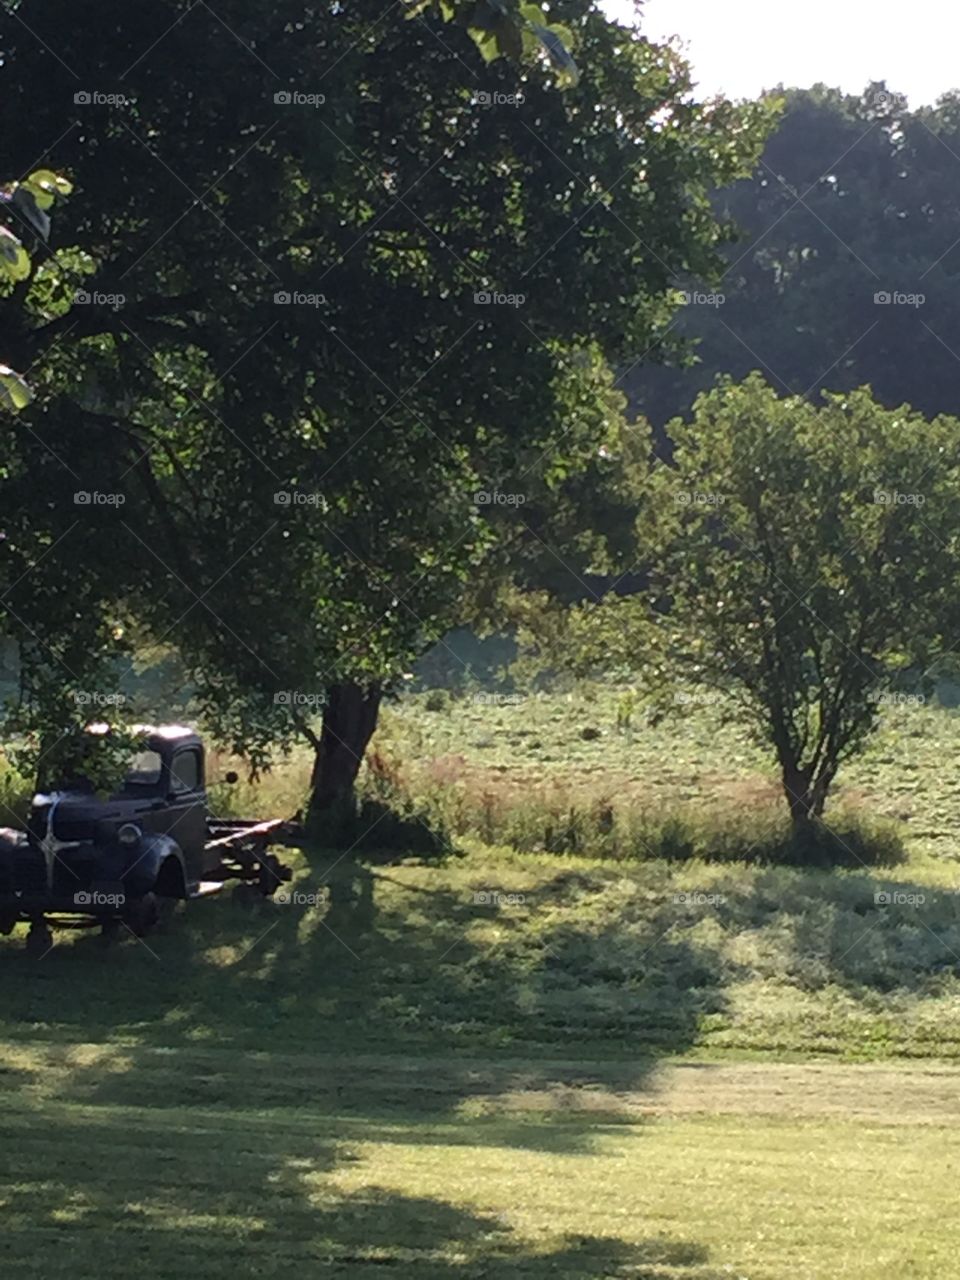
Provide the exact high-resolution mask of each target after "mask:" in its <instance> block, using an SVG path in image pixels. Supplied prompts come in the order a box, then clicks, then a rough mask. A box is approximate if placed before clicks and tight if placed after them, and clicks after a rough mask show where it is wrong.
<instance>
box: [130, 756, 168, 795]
mask: <svg viewBox="0 0 960 1280" xmlns="http://www.w3.org/2000/svg"><path fill="white" fill-rule="evenodd" d="M162 766H163V762H162V760H161V759H160V754H159V752H157V751H138V752H137V754H136V755H135V756H134V757H133V759H132V760H131V761H130V765H129V768H128V769H127V776H126V777H125V778H124V780H123V789H124V791H127V790H130V791H136V790H138V789H139V788H140V787H155V786H156V785H157V783H158V782H159V781H160V771H161V768H162Z"/></svg>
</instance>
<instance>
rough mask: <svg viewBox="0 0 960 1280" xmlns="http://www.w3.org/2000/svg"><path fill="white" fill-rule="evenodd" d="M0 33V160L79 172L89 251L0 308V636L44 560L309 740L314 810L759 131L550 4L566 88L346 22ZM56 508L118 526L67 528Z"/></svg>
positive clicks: (573, 445)
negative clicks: (75, 499) (0, 381)
mask: <svg viewBox="0 0 960 1280" xmlns="http://www.w3.org/2000/svg"><path fill="white" fill-rule="evenodd" d="M3 15H4V16H3V21H2V23H0V48H2V49H3V52H4V59H3V68H2V73H0V74H2V77H3V88H4V93H5V101H6V102H7V104H8V107H9V108H10V109H12V110H15V111H17V113H18V118H20V119H21V120H22V121H23V127H22V129H20V130H18V131H17V132H16V133H15V134H14V135H13V136H12V137H8V138H5V146H6V148H7V152H8V154H7V155H6V157H5V164H6V165H7V166H9V167H10V169H11V171H13V172H16V171H18V168H19V167H20V166H23V165H25V164H27V163H28V162H30V161H34V160H35V159H36V157H37V155H45V154H46V152H47V151H48V149H49V150H50V151H51V155H52V156H53V158H54V159H55V162H56V165H57V166H58V167H61V168H64V169H66V170H67V171H69V172H70V173H71V174H72V175H73V176H74V177H75V178H76V181H77V194H76V197H75V198H74V199H73V200H72V201H71V202H70V205H69V206H68V209H67V212H66V213H65V216H64V218H63V219H62V224H61V225H58V228H57V230H58V235H60V236H61V237H62V239H61V243H62V244H63V245H64V246H70V245H72V244H82V245H84V246H85V247H86V250H87V252H86V255H85V256H84V255H78V256H77V257H76V260H75V262H74V264H73V267H72V269H69V270H64V271H63V272H62V273H61V275H60V277H59V279H58V283H57V287H55V288H51V287H50V286H49V285H48V286H47V289H46V294H45V298H44V306H43V307H42V308H41V309H40V310H42V313H43V314H42V315H40V316H36V315H35V316H34V317H33V319H32V320H30V321H29V322H26V323H25V322H24V320H23V313H22V312H17V313H13V312H8V313H4V314H3V316H2V320H3V323H4V326H5V331H6V332H7V333H8V334H9V344H10V348H11V350H12V351H13V352H14V354H15V355H16V357H17V358H18V359H19V360H20V362H21V364H23V365H24V366H26V365H32V366H33V367H34V368H35V369H36V370H37V371H38V373H37V383H38V390H39V391H40V392H41V394H39V395H38V403H37V405H36V406H35V407H34V408H33V409H31V410H30V426H31V432H33V433H35V434H29V433H26V432H25V433H23V434H20V435H18V436H17V437H16V439H14V440H10V441H8V442H7V443H6V446H5V447H6V448H7V451H8V457H7V459H6V462H7V469H8V472H9V474H10V476H11V477H13V481H12V482H14V483H19V484H20V489H19V490H18V492H19V494H20V496H21V498H23V499H24V500H26V501H27V509H26V514H25V517H24V520H25V527H24V531H23V537H24V540H25V546H24V549H23V551H22V554H21V557H20V559H19V560H18V561H17V562H16V563H13V562H12V561H11V563H10V566H9V582H10V585H11V587H12V591H11V595H10V597H9V604H10V606H11V610H12V611H15V612H13V613H12V618H13V622H12V625H13V626H14V627H15V628H19V629H20V630H21V632H22V629H23V628H24V627H29V628H31V629H32V630H33V631H35V632H40V633H41V634H42V633H43V632H44V631H45V630H47V629H48V628H49V626H50V622H49V619H48V618H47V615H46V614H45V605H44V602H43V600H42V598H41V593H40V592H39V591H38V590H36V589H35V587H34V586H33V585H32V584H33V582H34V576H33V574H32V573H31V574H29V575H27V577H26V579H25V581H24V582H21V583H20V584H15V581H14V580H15V578H16V576H17V573H18V571H21V565H22V562H24V561H26V562H28V563H31V564H38V565H39V560H40V559H41V558H43V559H44V565H43V567H38V568H37V569H36V570H35V571H34V572H35V573H41V574H46V572H47V567H48V561H50V562H52V561H55V560H56V559H57V558H58V557H59V556H60V550H61V548H62V547H63V546H65V545H69V548H70V552H69V556H68V557H67V559H68V562H69V561H70V560H73V561H74V562H80V561H81V560H82V562H83V563H84V564H85V565H88V566H92V567H93V570H94V573H95V575H96V572H97V571H98V572H99V581H100V583H101V588H102V610H101V611H102V613H103V614H104V616H105V617H111V616H112V615H113V614H115V613H118V612H119V613H132V614H134V615H135V616H136V617H138V618H139V619H141V620H142V621H143V622H145V623H146V624H147V625H148V626H149V627H150V629H151V630H152V632H153V633H154V634H155V635H157V636H166V637H167V638H173V639H175V640H176V641H177V642H178V644H179V646H180V648H181V650H182V652H183V653H184V655H185V658H186V660H187V663H188V666H189V668H190V670H191V674H192V677H193V679H194V681H195V682H196V684H197V687H198V690H199V693H200V696H201V697H202V698H203V700H204V702H205V704H206V706H207V707H208V709H209V711H210V713H211V716H212V717H213V718H214V720H215V722H216V723H217V725H218V726H219V727H220V729H221V731H223V732H224V733H227V732H229V733H230V734H231V736H232V737H233V738H234V740H235V742H236V745H237V746H239V747H242V748H243V749H244V750H247V751H249V752H252V753H253V754H254V755H256V754H257V753H258V752H263V751H264V750H265V749H266V747H267V745H268V744H269V743H270V742H271V741H274V740H275V739H276V738H277V736H278V735H282V734H284V733H289V732H303V733H305V734H306V735H307V736H308V737H310V738H311V740H312V741H313V742H314V744H315V746H316V747H317V753H318V761H319V766H318V770H317V775H316V786H317V794H318V796H319V797H320V799H321V801H322V802H323V803H327V802H329V801H331V800H333V799H335V798H336V797H337V796H338V795H342V794H343V793H344V792H345V791H349V788H350V786H351V785H352V781H353V778H354V776H355V774H356V769H357V767H358V764H359V759H360V757H361V756H362V754H363V749H364V747H365V745H366V741H367V738H368V736H369V733H370V730H371V729H372V726H373V723H374V721H375V712H376V704H377V700H378V698H379V695H380V691H381V689H382V688H383V686H384V684H385V683H388V682H389V681H390V680H391V679H393V678H395V677H396V676H397V675H398V673H399V672H400V671H402V670H403V668H404V667H405V666H406V665H408V663H409V662H410V660H411V658H412V657H413V656H415V655H416V654H417V653H418V652H420V651H422V649H423V648H424V647H425V646H426V645H427V644H428V643H430V641H431V640H433V639H434V638H435V637H436V636H437V635H439V634H440V633H441V632H442V631H443V630H444V629H445V628H446V627H447V626H448V625H449V623H450V622H451V620H453V619H454V618H455V616H456V613H457V610H458V609H459V608H460V607H461V601H462V599H463V591H464V585H465V583H466V582H467V581H468V580H469V579H470V577H471V575H472V574H473V573H474V572H475V571H476V568H477V566H478V564H479V563H480V561H481V559H482V557H483V555H484V553H485V549H486V547H487V546H488V545H489V543H490V541H491V538H492V537H493V536H494V535H493V533H491V531H490V528H489V525H490V522H489V520H488V519H487V518H486V515H485V513H484V512H483V510H482V507H483V504H482V503H481V504H480V505H479V506H477V505H476V504H475V503H474V501H473V497H474V495H475V494H476V493H477V491H478V490H493V489H498V490H500V491H504V492H508V491H517V490H518V489H519V491H523V487H524V486H526V485H530V483H531V482H530V480H529V476H530V474H531V473H536V474H538V476H541V477H545V480H546V484H547V486H548V487H549V485H550V484H553V485H556V484H558V483H559V482H560V480H561V478H562V475H563V469H564V465H565V459H567V458H569V459H571V460H572V465H576V464H577V459H578V458H579V459H582V458H583V456H584V450H585V443H584V441H585V436H586V435H587V434H589V433H590V432H591V431H593V430H594V428H595V425H596V415H593V414H592V413H586V414H583V413H580V412H578V410H577V407H576V406H577V403H578V395H577V393H576V391H575V390H573V389H572V388H573V387H574V386H575V384H576V383H577V380H578V379H579V380H581V385H590V384H591V382H593V381H595V378H596V374H595V371H594V370H595V360H596V358H597V357H600V358H602V359H606V360H615V359H619V358H622V357H623V356H624V355H625V354H626V353H627V352H631V351H636V350H638V349H643V348H645V347H648V346H649V345H650V344H651V342H653V341H654V340H657V339H660V338H662V337H663V335H664V334H665V333H666V330H667V329H668V327H669V323H670V316H671V311H672V309H673V307H674V305H675V300H674V299H673V297H672V295H671V292H670V286H671V284H672V282H673V281H674V280H675V279H676V278H678V276H680V275H681V274H684V273H690V272H693V273H695V274H697V275H700V276H707V275H709V274H710V272H711V271H713V270H715V269H716V266H717V262H718V257H717V246H718V244H719V243H720V241H721V240H722V238H723V236H724V234H725V232H724V229H723V227H722V226H721V225H720V224H719V223H718V221H717V220H716V218H715V216H714V214H713V212H712V210H711V208H710V206H709V202H708V199H707V192H708V191H709V190H710V188H711V187H714V186H716V185H719V184H723V183H725V182H729V181H731V180H732V179H733V178H735V177H736V176H737V175H738V174H740V173H742V172H745V171H746V168H747V167H748V166H749V164H750V162H751V160H752V158H753V157H754V155H755V152H756V149H757V146H758V145H759V139H760V134H761V130H762V124H763V121H764V119H765V118H766V115H765V112H764V111H762V110H760V109H759V108H753V107H743V108H734V107H732V106H730V105H729V104H727V103H724V102H722V101H721V102H714V103H710V104H701V103H697V102H695V101H694V100H693V99H692V96H691V92H690V82H689V74H688V71H687V69H686V67H685V65H684V64H683V63H682V61H681V60H680V59H679V58H678V57H677V56H676V54H674V53H673V52H672V51H670V50H669V49H665V48H664V49H658V48H656V47H654V46H651V45H649V44H648V43H646V42H645V41H643V40H641V39H639V38H637V37H636V35H635V34H633V33H631V32H629V31H628V30H626V29H624V28H622V27H620V26H618V25H617V24H615V23H612V22H610V21H609V20H608V19H607V18H606V17H604V16H603V15H602V13H600V11H599V10H598V9H596V8H595V7H593V6H592V5H589V4H585V3H583V2H582V0H565V2H564V3H561V4H557V5H555V6H553V7H552V8H551V12H550V16H551V19H553V20H559V21H560V22H561V23H562V24H564V26H565V27H566V28H568V29H569V33H570V39H571V41H572V42H573V43H574V44H575V46H576V53H577V58H578V62H579V63H580V66H581V76H580V81H579V84H578V86H577V87H576V88H570V89H568V90H567V91H565V92H561V91H559V88H558V84H557V75H556V72H555V71H554V70H553V69H552V66H551V64H550V63H549V62H548V61H547V60H546V59H541V60H540V61H534V62H532V63H530V62H528V63H526V64H524V65H523V66H522V67H521V66H520V65H519V64H517V63H515V62H511V61H509V60H506V59H503V58H500V59H497V60H495V61H493V62H491V63H487V62H486V61H485V60H484V58H483V57H481V56H480V54H479V53H478V51H477V48H476V44H475V42H474V41H473V40H471V39H470V37H469V35H468V34H467V33H466V32H465V31H463V30H461V29H460V28H458V27H457V26H455V25H448V24H446V23H444V22H443V21H442V19H440V18H433V17H431V16H429V13H426V14H423V15H420V16H417V17H415V18H413V19H412V20H410V19H408V18H406V17H404V15H403V14H402V13H400V12H395V11H389V12H388V13H386V14H384V13H383V11H382V10H381V9H380V8H379V7H378V6H377V5H376V4H374V3H373V2H372V0H370V2H369V3H366V2H364V3H358V4H357V5H351V6H346V7H344V6H338V7H336V8H335V9H329V8H324V7H319V6H316V5H313V4H305V3H303V0H297V2H294V0H281V2H279V3H277V4H274V5H271V6H269V7H268V8H264V7H263V6H261V5H255V4H253V3H252V0H220V3H218V4H217V5H216V6H211V5H202V6H196V5H193V4H190V3H188V0H166V2H164V3H160V4H157V5H154V6H152V7H151V8H150V9H149V11H144V10H140V9H131V8H130V7H129V6H128V5H124V4H120V3H119V2H118V0H107V2H106V3H104V0H98V2H97V3H93V2H92V0H72V2H71V3H70V4H69V5H68V4H66V3H65V0H44V3H43V4H40V3H37V4H31V3H28V2H27V0H23V3H20V4H19V5H12V4H9V3H7V4H5V5H4V6H3ZM548 43H549V42H548ZM531 51H532V50H531ZM518 96H520V97H522V101H521V102H519V103H518V101H517V98H518ZM77 290H82V291H83V294H84V295H85V298H86V300H84V301H81V302H77V301H76V297H77V293H76V291H77ZM487 298H493V299H494V300H493V301H484V299H487ZM5 349H6V348H5ZM584 353H586V358H584ZM584 380H586V381H585V383H584ZM579 399H580V400H582V399H583V397H582V395H581V396H580V397H579ZM38 441H39V442H38ZM27 474H29V475H30V476H31V478H32V483H33V486H34V493H35V498H34V500H33V501H32V502H31V501H30V500H29V495H28V491H27V486H26V484H25V483H24V482H23V481H24V478H25V477H26V476H27ZM537 483H538V484H540V483H541V480H540V479H538V481H537ZM71 485H72V486H73V488H74V489H79V490H81V491H96V492H99V493H101V494H102V493H106V494H113V495H122V496H123V498H124V499H125V501H123V503H122V504H120V503H119V502H115V503H114V504H113V505H112V506H111V505H109V504H107V505H103V504H101V505H100V506H97V505H96V504H93V503H91V504H88V506H87V507H86V508H85V509H83V510H81V509H79V508H78V507H76V506H75V505H69V506H68V505H67V502H66V494H67V493H68V492H69V491H70V486H71ZM51 493H52V494H55V495H56V498H55V500H53V501H51V500H50V495H51ZM278 495H287V496H288V497H289V500H286V501H285V500H284V499H283V497H279V498H278ZM498 514H499V513H498ZM31 522H32V523H31ZM27 526H29V528H28V527H27ZM50 568H51V571H52V572H55V571H54V570H53V568H52V564H51V565H50ZM82 579H83V581H87V580H89V575H87V574H84V575H82ZM69 598H70V597H69V591H68V590H67V589H65V595H64V600H65V603H64V608H68V607H69V605H68V603H67V602H69ZM85 607H89V606H88V604H87V605H85ZM57 625H59V624H57ZM284 694H290V697H287V698H284V697H283V696H282V695H284ZM278 695H279V696H278ZM298 699H299V701H298ZM313 700H316V702H317V703H318V704H322V705H323V706H324V707H325V709H326V714H325V721H324V725H323V730H322V733H321V734H320V735H319V736H318V735H317V734H316V733H315V731H314V729H313V727H312V725H311V717H310V714H309V712H310V709H311V706H312V704H313Z"/></svg>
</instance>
